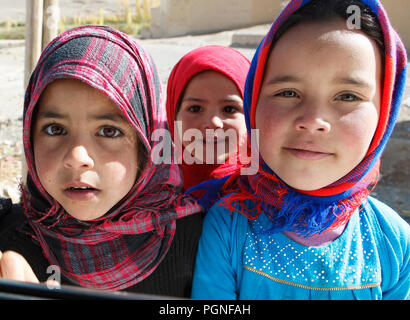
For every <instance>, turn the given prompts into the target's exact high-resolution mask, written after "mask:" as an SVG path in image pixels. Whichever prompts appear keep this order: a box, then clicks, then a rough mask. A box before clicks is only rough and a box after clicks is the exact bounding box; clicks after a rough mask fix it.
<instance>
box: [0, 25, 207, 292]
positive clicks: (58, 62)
mask: <svg viewBox="0 0 410 320" xmlns="http://www.w3.org/2000/svg"><path fill="white" fill-rule="evenodd" d="M160 83H161V82H160V79H159V77H158V74H157V70H156V67H155V64H154V63H153V61H152V60H151V57H150V56H149V55H148V54H147V53H146V52H145V51H144V49H143V48H141V47H140V46H139V45H138V44H137V43H136V42H135V41H133V40H132V39H131V38H129V37H128V36H127V35H125V34H123V33H121V32H118V31H116V30H114V29H112V28H109V27H102V26H84V27H79V28H76V29H72V30H69V31H67V32H64V33H62V34H61V35H59V36H58V37H57V38H55V39H54V40H53V41H52V42H51V43H50V44H49V45H48V46H47V47H46V48H45V50H44V51H43V53H42V55H41V57H40V59H39V62H38V64H37V66H36V68H35V70H34V72H33V74H32V76H31V79H30V82H29V85H28V88H27V91H26V96H25V104H24V127H23V139H24V150H25V155H26V160H27V165H28V175H27V184H26V185H25V186H23V187H22V194H23V200H24V201H23V211H24V218H21V219H20V224H21V225H22V226H24V228H19V229H20V230H19V231H18V232H14V233H13V234H14V235H12V236H11V237H12V238H13V239H14V241H10V240H9V241H7V240H6V239H7V234H8V233H7V231H5V232H2V239H1V241H0V245H1V249H2V250H5V249H8V250H15V251H18V252H19V253H20V254H21V255H22V256H23V257H26V258H27V259H28V260H29V261H28V262H29V264H30V265H31V267H32V268H33V270H34V275H35V278H38V279H40V281H42V280H44V275H45V274H46V269H47V265H56V266H58V267H59V268H60V270H61V273H62V276H63V282H67V283H72V284H77V285H80V286H84V287H88V288H97V289H109V290H121V289H129V290H132V291H137V292H145V293H155V294H162V295H173V296H187V295H188V294H189V291H190V282H191V277H192V266H193V260H194V255H195V252H196V245H197V239H198V237H199V233H200V228H201V217H200V215H199V214H196V213H198V212H200V207H199V205H198V204H197V203H196V202H195V201H194V200H193V199H192V198H190V197H189V196H187V195H183V194H182V193H181V192H180V190H181V186H182V180H181V177H180V172H179V168H178V166H177V165H174V164H169V163H165V162H158V161H155V160H156V159H155V158H153V157H152V156H151V151H152V150H153V149H154V148H156V147H158V144H159V143H161V142H160V139H157V138H156V137H157V136H158V134H159V132H161V130H165V129H166V113H165V108H164V106H163V101H162V94H161V84H160ZM15 216H16V215H13V218H14V219H16V218H15ZM11 225H13V226H14V227H16V224H15V223H11ZM7 228H8V229H7V230H10V232H12V231H11V230H12V227H10V226H8V227H7ZM14 231H15V230H14ZM27 236H28V237H30V238H32V239H33V240H34V241H35V243H36V244H37V245H38V246H36V247H35V248H34V249H32V250H30V249H29V248H32V247H33V244H32V242H31V241H28V244H30V245H28V244H27V241H26V242H24V241H23V240H22V239H23V238H24V237H27ZM9 237H10V235H9ZM11 240H12V239H11ZM30 246H31V247H30ZM34 253H37V256H34ZM41 258H42V259H43V260H41ZM44 258H45V259H46V261H47V262H46V263H44ZM40 260H41V261H40ZM39 261H40V262H39Z"/></svg>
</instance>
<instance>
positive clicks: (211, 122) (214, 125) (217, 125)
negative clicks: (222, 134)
mask: <svg viewBox="0 0 410 320" xmlns="http://www.w3.org/2000/svg"><path fill="white" fill-rule="evenodd" d="M223 126H224V125H223V121H222V119H221V117H219V116H218V115H215V114H213V115H211V116H209V118H208V121H207V122H206V126H205V129H222V128H223Z"/></svg>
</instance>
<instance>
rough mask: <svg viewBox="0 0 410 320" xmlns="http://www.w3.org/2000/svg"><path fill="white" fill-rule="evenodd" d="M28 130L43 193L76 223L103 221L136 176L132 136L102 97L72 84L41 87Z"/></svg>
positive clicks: (121, 117)
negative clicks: (30, 134)
mask: <svg viewBox="0 0 410 320" xmlns="http://www.w3.org/2000/svg"><path fill="white" fill-rule="evenodd" d="M37 108H38V110H37V116H36V121H35V123H34V126H33V131H32V132H33V144H34V158H35V165H36V170H37V174H38V177H39V179H40V182H41V184H42V185H43V187H44V188H45V189H46V191H47V192H48V193H49V194H50V195H51V196H52V197H53V198H54V199H55V200H56V201H58V202H59V203H60V204H61V205H62V206H63V207H64V209H65V210H66V211H67V212H68V213H69V214H70V215H71V216H73V217H75V218H77V219H79V220H93V219H96V218H99V217H101V216H103V215H104V214H105V213H106V212H107V211H109V210H110V209H111V208H112V207H113V206H114V205H115V204H116V203H117V202H118V201H120V200H121V199H122V198H123V197H124V196H125V195H126V194H127V193H128V192H129V190H130V189H131V188H132V186H133V185H134V182H135V180H136V177H137V166H138V165H137V163H138V154H137V143H138V139H137V133H136V130H135V129H134V128H133V127H132V125H131V124H130V123H129V122H128V121H127V119H126V118H125V117H124V115H123V114H122V113H121V111H120V109H119V108H118V107H117V106H116V105H115V104H114V102H113V101H112V100H110V99H109V98H108V97H107V96H106V95H105V94H103V93H101V92H100V91H98V90H96V89H94V88H92V87H91V86H88V85H86V84H84V83H82V82H80V81H78V80H68V79H65V80H57V81H54V82H52V83H51V84H49V85H48V86H47V88H46V89H45V91H44V92H43V94H42V96H41V98H40V101H39V104H38V106H37Z"/></svg>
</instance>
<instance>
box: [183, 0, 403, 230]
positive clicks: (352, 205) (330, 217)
mask: <svg viewBox="0 0 410 320" xmlns="http://www.w3.org/2000/svg"><path fill="white" fill-rule="evenodd" d="M313 1H316V0H293V1H290V3H289V4H288V5H287V7H286V8H285V9H284V10H283V11H282V12H281V13H280V15H279V16H278V17H277V19H276V20H275V21H274V23H273V24H272V26H271V28H270V30H269V32H268V33H267V34H266V36H265V37H264V38H263V40H262V42H261V43H260V45H259V47H258V49H257V50H256V53H255V55H254V58H253V60H252V63H251V67H250V71H249V74H248V77H247V81H246V86H245V94H244V113H245V120H246V126H247V130H248V141H251V139H250V137H251V135H250V132H251V129H253V128H255V122H254V119H255V110H256V105H257V99H258V96H259V92H260V88H261V85H262V80H263V75H264V70H265V67H266V63H267V58H268V55H269V52H270V50H271V45H272V42H273V40H274V39H275V35H276V33H277V31H278V30H279V29H280V28H281V26H282V25H283V24H284V23H285V22H286V21H287V20H288V19H289V17H291V16H292V15H293V14H294V13H295V12H296V11H297V10H299V9H300V8H302V7H303V6H305V5H307V4H308V3H310V2H313ZM341 1H342V0H341ZM316 2H320V0H319V1H316ZM324 2H325V3H326V5H327V1H324ZM360 2H361V3H362V4H364V5H366V6H367V7H368V8H369V9H370V11H371V12H373V13H374V15H375V16H376V17H377V20H378V22H379V24H380V26H381V29H382V32H383V36H384V48H385V52H384V57H383V58H384V82H383V86H382V88H383V92H382V99H381V107H380V116H379V122H378V125H377V128H376V132H375V134H374V137H373V140H372V143H371V145H370V147H369V149H368V152H367V154H366V155H365V157H364V159H363V160H362V162H361V163H360V164H359V165H358V166H357V167H356V168H354V169H353V170H352V171H350V172H349V173H348V174H347V175H346V176H344V177H342V178H341V179H339V180H338V181H336V182H334V183H332V184H331V185H328V186H326V187H324V188H321V189H318V190H313V191H300V190H295V189H293V188H291V187H289V186H288V185H286V184H285V183H284V182H283V181H282V180H281V179H280V178H279V177H278V176H277V175H276V174H275V173H274V172H273V171H272V170H271V168H269V167H268V166H267V165H266V164H265V163H264V161H263V159H262V158H261V156H260V155H259V159H260V160H259V163H260V166H259V170H258V173H257V174H255V175H251V176H245V175H240V172H239V171H238V172H236V173H234V174H233V175H231V176H230V177H226V178H222V179H218V180H212V181H209V182H206V183H204V184H201V185H199V186H196V187H194V188H191V189H190V190H188V191H189V192H191V193H192V194H194V195H195V196H196V197H198V198H199V201H200V203H201V205H202V206H203V207H204V208H205V209H208V208H209V207H210V206H211V205H212V204H214V203H215V202H216V201H217V200H218V199H220V198H221V197H224V196H225V197H224V198H223V200H222V201H220V202H219V203H218V205H219V206H224V207H226V208H229V209H230V211H231V212H233V211H237V212H240V213H242V214H244V215H245V216H247V217H248V218H249V219H255V218H256V217H257V216H258V214H259V213H260V212H262V211H264V212H266V213H267V214H268V216H269V217H270V218H271V220H272V231H284V230H286V231H292V232H297V233H299V234H301V235H305V236H309V235H312V234H318V233H321V232H323V231H326V230H331V229H334V228H336V227H337V226H339V225H340V224H343V223H346V221H348V219H349V217H350V215H351V214H352V213H353V212H354V211H355V210H356V209H357V208H358V207H359V206H360V205H361V204H362V203H363V201H365V199H367V196H368V195H369V193H370V191H369V190H368V188H369V187H370V186H372V185H375V183H376V182H377V178H378V169H379V161H380V157H381V155H382V152H383V150H384V148H385V147H386V144H387V141H388V139H389V137H390V136H391V134H392V132H393V128H394V125H395V123H396V120H397V117H398V113H399V109H400V105H401V99H402V96H403V93H404V90H405V82H406V74H407V53H406V50H405V48H404V46H403V43H402V42H401V40H400V37H399V36H398V34H397V33H396V31H395V30H394V29H393V27H392V26H391V24H390V21H389V19H388V16H387V13H386V11H385V9H384V8H383V6H382V4H381V2H380V1H378V0H362V1H360ZM352 4H354V2H353V1H352ZM322 5H323V3H322ZM256 153H257V154H258V151H256ZM227 194H229V195H227ZM226 195H227V196H226ZM247 199H251V200H253V203H254V204H255V206H253V207H252V208H248V207H247V206H246V204H245V202H246V201H245V200H247Z"/></svg>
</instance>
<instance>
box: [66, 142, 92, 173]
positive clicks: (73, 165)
mask: <svg viewBox="0 0 410 320" xmlns="http://www.w3.org/2000/svg"><path fill="white" fill-rule="evenodd" d="M63 162H64V166H65V167H66V168H68V169H73V170H82V169H91V168H93V167H94V160H93V159H92V157H91V156H90V154H89V152H88V150H87V148H86V147H85V146H84V145H79V144H77V145H74V146H72V147H70V149H69V150H68V152H67V153H66V155H65V157H64V160H63Z"/></svg>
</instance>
